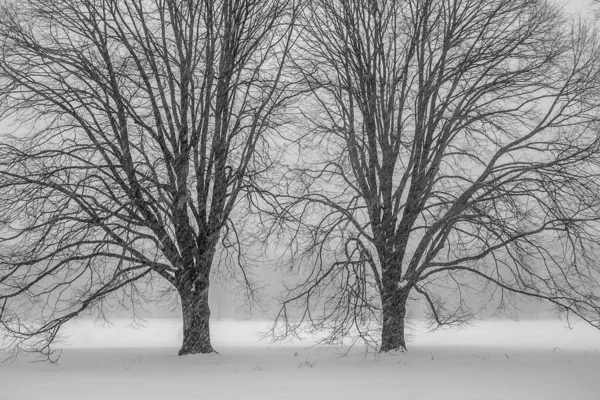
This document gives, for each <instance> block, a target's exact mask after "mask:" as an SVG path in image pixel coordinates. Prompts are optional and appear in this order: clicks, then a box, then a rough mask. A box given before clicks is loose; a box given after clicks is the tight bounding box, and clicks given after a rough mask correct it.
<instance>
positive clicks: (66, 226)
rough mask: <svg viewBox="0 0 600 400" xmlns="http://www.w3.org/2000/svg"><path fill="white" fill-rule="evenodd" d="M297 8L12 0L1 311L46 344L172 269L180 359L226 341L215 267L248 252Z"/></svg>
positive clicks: (28, 344) (3, 38) (1, 164)
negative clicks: (217, 326) (218, 330)
mask: <svg viewBox="0 0 600 400" xmlns="http://www.w3.org/2000/svg"><path fill="white" fill-rule="evenodd" d="M294 9H295V5H294V3H293V0H283V1H280V0H266V1H265V0H260V1H259V0H218V1H212V0H210V1H209V0H190V1H177V0H150V1H141V0H135V1H121V0H57V1H45V0H25V1H18V2H17V1H15V2H11V1H9V2H7V3H5V4H4V5H2V7H1V8H0V107H1V108H0V110H1V117H3V118H6V119H9V118H10V119H11V120H12V119H15V120H16V121H18V123H19V124H20V125H19V126H20V129H18V130H16V132H13V134H10V135H9V134H8V133H4V134H3V135H2V137H1V139H0V141H1V142H0V246H1V252H0V322H1V324H2V328H3V329H4V331H5V332H6V333H7V335H9V336H7V337H10V338H12V339H13V340H15V342H14V344H16V345H18V346H20V347H21V348H22V349H25V350H36V351H42V352H44V353H45V354H49V351H50V347H49V346H50V344H51V343H52V341H53V340H54V339H55V338H56V335H57V333H58V331H59V329H60V328H61V326H62V325H63V324H64V323H65V322H67V321H69V320H70V319H72V318H73V317H76V316H77V315H79V314H80V313H82V312H84V311H85V310H87V309H90V308H92V307H94V306H101V305H102V302H103V301H104V300H106V299H110V298H113V299H115V298H116V299H120V300H122V301H124V302H127V303H135V302H136V301H144V298H143V295H144V292H143V291H142V290H141V289H140V288H141V287H144V288H145V287H146V286H147V285H150V284H152V282H155V281H156V279H157V278H162V279H163V280H165V281H166V282H168V283H169V284H170V285H171V286H172V287H174V288H175V289H176V291H177V292H178V294H179V296H180V298H181V307H182V312H183V344H182V347H181V350H180V351H179V354H180V355H184V354H190V353H210V352H212V351H213V348H212V346H211V341H210V335H209V317H210V310H209V305H208V290H209V280H210V279H209V278H210V274H211V267H212V266H213V262H215V261H216V260H215V252H216V251H217V249H218V248H219V246H220V248H221V249H225V250H226V251H228V252H229V253H228V254H229V257H230V258H231V259H232V260H233V261H235V262H236V263H237V262H238V257H241V254H242V250H243V249H242V248H241V246H242V244H241V240H242V239H243V238H241V237H240V236H239V235H240V234H241V233H242V232H241V231H240V227H239V226H238V225H236V223H234V222H235V221H234V217H235V216H236V215H237V219H238V220H240V221H242V220H243V215H242V214H235V213H234V209H235V207H236V205H238V204H239V203H240V202H241V201H244V197H245V196H246V190H247V189H248V188H249V187H250V186H252V185H254V181H255V180H256V179H257V177H258V176H260V174H261V172H263V171H266V170H268V169H269V168H271V166H272V165H273V163H274V161H275V159H274V157H276V155H275V154H273V153H272V152H271V151H270V149H269V141H270V135H271V134H273V133H274V132H276V130H277V128H278V126H279V125H280V124H281V123H282V122H283V120H282V119H281V113H280V111H281V110H283V109H284V108H285V107H286V105H287V103H288V101H289V100H290V99H289V96H288V94H289V93H291V92H290V91H289V90H287V89H286V87H287V86H288V85H290V83H289V82H288V81H287V80H285V79H284V75H283V66H284V64H285V60H286V57H287V54H288V52H289V48H290V46H291V44H292V41H293V32H294V30H293V23H294V19H295V14H294V12H295V11H294ZM242 261H243V260H242ZM242 261H240V262H239V265H238V266H239V267H242V268H243V262H242ZM241 273H242V275H240V276H241V280H245V279H244V278H245V277H246V275H245V274H246V273H245V271H244V270H243V269H242V271H241ZM140 285H141V286H140Z"/></svg>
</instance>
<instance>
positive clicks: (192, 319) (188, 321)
mask: <svg viewBox="0 0 600 400" xmlns="http://www.w3.org/2000/svg"><path fill="white" fill-rule="evenodd" d="M179 295H180V296H181V310H182V313H183V343H182V345H181V349H180V350H179V353H178V354H179V355H180V356H183V355H187V354H206V353H213V352H214V349H213V348H212V345H211V343H210V327H209V321H210V308H209V306H208V285H206V287H205V288H203V289H202V290H196V291H192V290H187V291H185V290H180V291H179Z"/></svg>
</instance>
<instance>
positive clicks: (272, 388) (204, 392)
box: [0, 319, 600, 400]
mask: <svg viewBox="0 0 600 400" xmlns="http://www.w3.org/2000/svg"><path fill="white" fill-rule="evenodd" d="M267 327H268V323H267V322H250V321H246V322H236V321H215V322H214V323H213V328H212V336H213V344H214V346H215V348H216V349H217V350H218V351H220V354H212V355H198V356H186V357H177V356H176V353H177V350H178V344H179V341H180V337H181V327H180V322H179V321H177V320H170V319H164V320H150V321H149V322H148V325H147V326H145V327H143V328H139V329H133V328H131V327H129V326H127V322H125V321H116V322H115V325H114V326H97V325H94V324H93V323H92V322H90V321H79V322H77V323H76V324H72V325H71V326H69V329H68V330H67V334H68V335H69V339H68V342H67V343H66V344H65V347H64V350H63V353H62V357H61V359H60V360H59V362H58V363H57V364H54V365H50V364H45V363H29V362H27V361H26V360H24V359H19V360H18V361H16V362H14V363H12V364H0V399H2V400H13V399H61V400H72V399H73V400H74V399H102V400H105V399H111V400H112V399H145V400H148V399H165V400H171V399H224V400H226V399H244V400H252V399H261V400H264V399H375V398H389V399H394V400H395V399H411V400H418V399H449V400H454V399H460V400H464V399H486V400H488V399H527V400H532V399H561V400H564V399H582V400H585V399H590V400H597V399H599V398H600V333H599V332H597V331H596V330H594V329H593V328H591V327H589V326H587V325H585V324H583V323H580V322H578V323H575V324H573V325H572V329H569V328H568V327H567V326H566V323H565V322H562V321H554V320H545V321H519V322H515V321H506V320H487V321H478V322H476V323H474V324H473V325H472V326H470V327H468V328H465V329H460V330H441V331H436V332H433V333H431V332H428V331H427V329H426V328H425V326H424V325H423V324H421V323H418V322H417V323H414V324H413V326H412V329H411V334H412V340H411V341H410V344H409V351H408V352H407V353H396V354H389V355H381V356H379V355H377V354H372V353H370V354H365V353H364V351H362V350H361V349H359V348H354V349H353V350H351V351H350V353H349V354H348V355H347V356H345V357H342V356H341V355H342V353H344V352H345V351H346V350H347V349H344V348H324V347H318V346H312V345H313V344H314V342H313V341H310V340H308V341H305V342H298V341H294V342H287V343H282V344H272V343H267V342H261V341H260V340H259V336H258V333H259V332H261V331H264V330H265V329H266V328H267Z"/></svg>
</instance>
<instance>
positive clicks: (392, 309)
mask: <svg viewBox="0 0 600 400" xmlns="http://www.w3.org/2000/svg"><path fill="white" fill-rule="evenodd" d="M382 298H383V330H382V332H381V348H380V349H379V351H380V352H381V353H387V352H389V351H398V350H400V351H405V350H406V342H405V340H404V317H405V316H406V301H407V299H408V290H407V289H406V288H404V289H402V288H397V287H393V288H388V290H385V291H384V293H383V296H382Z"/></svg>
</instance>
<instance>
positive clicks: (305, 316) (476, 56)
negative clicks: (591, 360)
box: [265, 0, 600, 352]
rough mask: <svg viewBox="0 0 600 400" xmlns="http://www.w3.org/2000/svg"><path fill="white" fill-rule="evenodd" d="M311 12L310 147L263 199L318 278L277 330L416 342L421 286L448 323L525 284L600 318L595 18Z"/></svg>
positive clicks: (289, 304)
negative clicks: (412, 315) (413, 330)
mask: <svg viewBox="0 0 600 400" xmlns="http://www.w3.org/2000/svg"><path fill="white" fill-rule="evenodd" d="M301 25H302V32H303V33H302V35H303V36H302V40H301V41H299V43H300V45H299V48H298V50H297V51H298V54H297V55H296V56H295V57H294V59H295V60H296V67H297V71H298V73H299V74H301V75H302V78H303V80H304V84H305V87H306V88H307V90H308V91H310V94H309V95H307V96H306V98H304V99H303V100H302V103H301V105H300V109H301V111H302V112H303V115H302V118H301V119H299V120H298V121H303V124H302V125H301V126H300V125H299V128H298V132H299V134H298V135H297V136H296V137H295V138H294V140H293V142H294V143H295V144H296V146H297V147H296V149H297V151H298V152H299V154H300V156H299V158H298V162H297V163H295V164H293V165H292V166H291V168H290V170H289V172H287V173H286V174H284V176H283V177H282V179H283V182H285V184H283V185H281V186H280V187H281V188H282V189H285V190H280V191H279V193H278V195H273V196H271V197H269V196H265V198H267V199H269V200H268V201H270V202H271V204H273V205H277V207H281V208H280V209H279V212H278V214H277V216H278V219H277V221H278V222H279V223H280V227H283V228H285V229H283V230H282V231H281V232H282V234H288V235H290V236H291V237H290V238H289V239H290V240H291V245H290V247H289V252H288V255H290V254H291V255H292V260H293V264H292V268H297V269H298V270H300V272H301V275H302V276H303V278H304V279H303V281H302V283H301V284H299V285H296V286H293V287H291V289H290V292H289V294H288V296H287V297H286V298H285V299H284V303H283V307H282V309H281V312H280V313H279V315H278V319H277V322H276V325H275V327H279V328H281V327H284V328H285V330H284V331H283V333H284V334H290V333H293V332H297V331H298V330H299V329H302V328H305V327H307V326H308V327H311V328H315V329H325V330H327V331H328V332H329V336H328V339H329V340H339V339H341V338H343V337H344V336H347V335H354V337H355V338H362V339H366V340H377V342H375V343H377V344H378V345H379V349H380V351H382V352H387V351H391V350H403V349H406V342H405V333H404V328H405V318H406V309H407V303H409V299H411V298H415V299H417V298H420V299H421V301H424V302H425V303H426V304H427V305H428V306H429V310H430V312H429V316H430V317H431V321H432V323H433V325H432V326H434V327H435V326H440V325H449V324H459V323H462V322H464V321H466V320H467V319H468V318H469V317H470V316H472V314H473V313H474V312H475V311H476V309H475V308H474V307H475V304H478V303H473V302H471V301H470V300H473V299H479V300H482V299H483V300H486V299H487V301H489V300H491V299H497V300H499V302H500V305H503V304H504V303H505V301H507V300H510V299H513V298H517V299H518V298H519V296H515V295H521V296H528V297H531V298H536V299H540V300H545V301H548V302H550V303H552V304H554V305H555V306H556V307H557V309H559V310H562V311H567V312H570V313H574V314H576V315H578V316H579V317H581V318H583V319H585V320H586V321H588V322H589V323H590V324H592V325H594V326H596V327H598V328H600V297H599V296H600V293H599V290H600V289H599V287H600V286H599V282H600V268H599V266H598V262H597V260H598V255H599V254H598V252H597V250H598V237H600V236H598V228H599V225H598V217H599V214H598V206H599V201H598V194H599V193H600V191H599V187H598V186H599V183H600V180H599V176H598V173H599V171H600V169H599V168H598V150H599V149H598V146H599V142H598V134H597V132H598V124H597V122H598V102H597V95H598V88H599V87H598V83H599V81H598V78H599V67H600V65H599V64H598V62H599V60H600V58H598V56H599V54H598V50H599V49H598V43H597V39H596V35H595V32H593V31H592V30H591V29H590V28H589V27H586V26H585V24H584V23H582V22H578V21H575V22H573V21H569V20H568V19H567V17H566V16H565V15H564V14H562V13H561V11H560V10H559V9H557V8H556V6H554V5H552V3H549V2H545V1H529V0H492V1H479V0H418V1H417V0H401V1H386V0H383V1H372V0H347V1H341V0H339V1H328V0H327V1H326V0H313V1H310V2H309V6H308V7H307V9H306V12H305V14H304V18H303V22H302V24H301ZM289 147H290V148H292V147H293V145H292V144H290V146H289ZM291 151H292V152H294V151H295V150H291ZM482 295H483V297H481V296H482ZM479 304H482V303H479ZM293 306H300V310H304V311H302V312H301V314H300V315H297V314H295V317H294V318H292V315H291V314H292V310H296V311H297V309H296V308H294V307H293ZM374 322H378V324H375V325H374V324H373V323H374ZM370 343H373V342H370Z"/></svg>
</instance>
